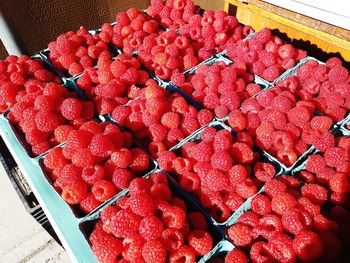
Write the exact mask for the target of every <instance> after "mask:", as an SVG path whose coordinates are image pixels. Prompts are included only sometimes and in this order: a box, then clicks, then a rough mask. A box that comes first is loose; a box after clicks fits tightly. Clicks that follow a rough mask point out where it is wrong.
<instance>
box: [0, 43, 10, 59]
mask: <svg viewBox="0 0 350 263" xmlns="http://www.w3.org/2000/svg"><path fill="white" fill-rule="evenodd" d="M7 55H8V54H7V51H6V49H5V47H4V45H3V44H2V42H1V40H0V60H2V59H5V58H6V57H7Z"/></svg>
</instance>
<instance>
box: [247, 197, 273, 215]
mask: <svg viewBox="0 0 350 263" xmlns="http://www.w3.org/2000/svg"><path fill="white" fill-rule="evenodd" d="M251 208H252V210H253V211H254V212H255V213H257V214H258V215H266V214H268V213H270V211H271V204H270V199H269V198H268V197H266V196H264V195H257V196H255V197H254V198H253V199H252V202H251Z"/></svg>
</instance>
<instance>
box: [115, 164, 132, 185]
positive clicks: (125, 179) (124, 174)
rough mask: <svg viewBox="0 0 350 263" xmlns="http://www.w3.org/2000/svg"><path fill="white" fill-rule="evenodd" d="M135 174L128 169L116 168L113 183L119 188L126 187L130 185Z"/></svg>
mask: <svg viewBox="0 0 350 263" xmlns="http://www.w3.org/2000/svg"><path fill="white" fill-rule="evenodd" d="M133 178H134V175H133V174H132V173H131V172H130V171H129V170H126V169H121V168H119V169H115V170H114V173H113V175H112V182H113V184H114V185H115V186H116V187H117V188H119V189H125V188H127V187H128V186H129V184H130V182H131V180H132V179H133Z"/></svg>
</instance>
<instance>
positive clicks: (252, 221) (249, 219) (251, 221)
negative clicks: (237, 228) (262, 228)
mask: <svg viewBox="0 0 350 263" xmlns="http://www.w3.org/2000/svg"><path fill="white" fill-rule="evenodd" d="M259 219H260V216H259V215H257V214H256V213H255V212H253V211H248V212H245V213H243V214H242V215H241V216H240V217H239V218H238V222H241V223H243V224H245V225H248V226H251V227H256V226H257V225H258V224H259Z"/></svg>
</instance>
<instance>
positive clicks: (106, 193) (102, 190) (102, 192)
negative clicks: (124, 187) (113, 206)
mask: <svg viewBox="0 0 350 263" xmlns="http://www.w3.org/2000/svg"><path fill="white" fill-rule="evenodd" d="M91 192H92V193H93V194H94V196H95V198H96V200H98V201H100V202H104V201H107V200H109V199H111V198H112V197H113V196H114V195H115V194H116V192H115V188H114V185H113V184H112V183H111V182H110V181H106V180H101V181H98V182H96V183H95V184H94V185H93V186H92V188H91Z"/></svg>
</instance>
